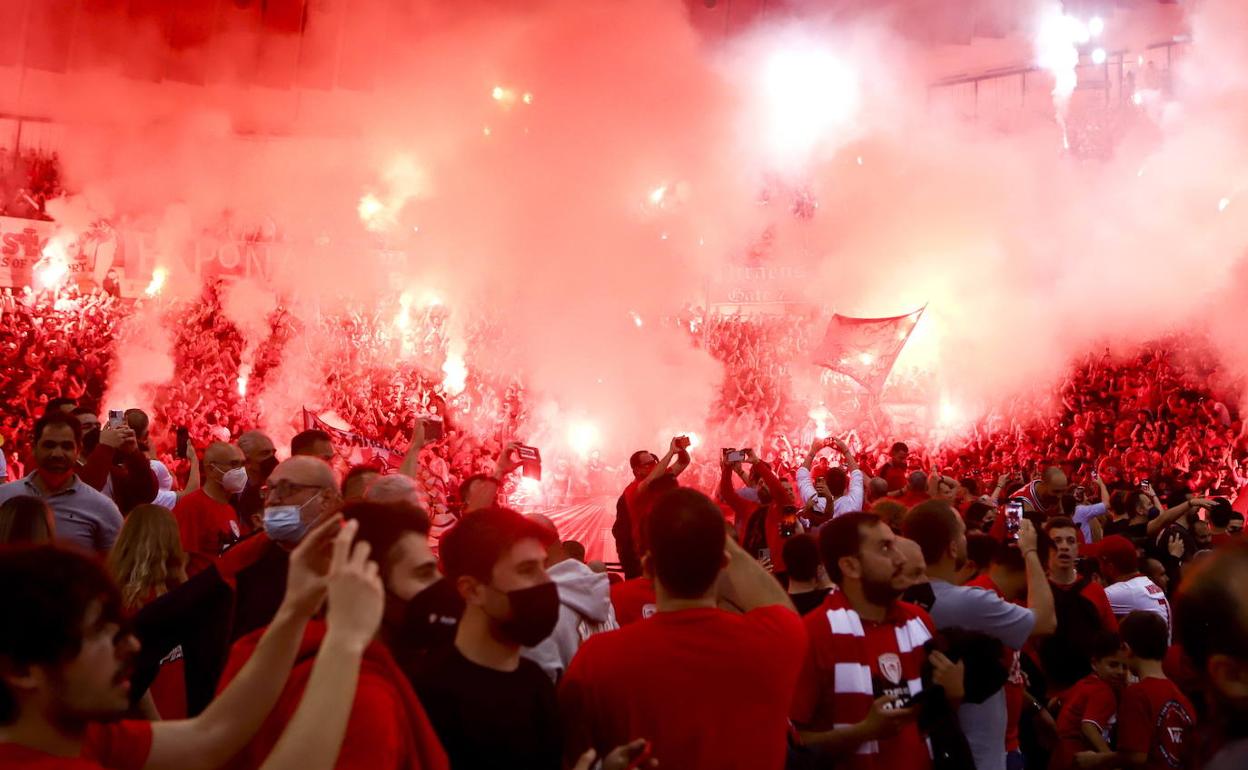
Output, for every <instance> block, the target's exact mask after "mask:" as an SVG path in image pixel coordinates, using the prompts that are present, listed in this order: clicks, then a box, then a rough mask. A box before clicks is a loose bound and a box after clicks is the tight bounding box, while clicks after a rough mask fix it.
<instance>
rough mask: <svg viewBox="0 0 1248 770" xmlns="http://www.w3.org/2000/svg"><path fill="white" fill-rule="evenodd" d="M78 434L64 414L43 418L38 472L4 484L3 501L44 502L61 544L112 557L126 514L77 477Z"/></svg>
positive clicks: (37, 444)
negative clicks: (25, 498)
mask: <svg viewBox="0 0 1248 770" xmlns="http://www.w3.org/2000/svg"><path fill="white" fill-rule="evenodd" d="M79 431H80V427H79V423H78V420H76V419H74V418H73V417H70V416H68V415H66V414H64V413H62V412H59V411H58V412H53V413H50V414H46V415H44V416H43V417H40V418H39V419H38V420H37V421H36V422H35V430H34V455H35V471H34V472H33V473H31V474H30V475H28V476H26V477H25V478H21V479H18V480H17V481H13V482H10V483H8V484H4V485H3V486H0V502H4V501H5V500H8V499H9V498H11V497H17V496H18V495H31V496H33V497H38V498H41V499H42V500H43V501H44V502H46V503H47V504H48V507H49V508H51V509H52V513H53V515H54V516H55V517H56V536H57V539H58V540H60V541H63V542H67V543H73V544H74V545H76V546H78V547H80V548H83V549H86V550H87V551H94V552H97V553H107V552H108V550H109V549H111V548H112V547H113V541H115V540H116V539H117V533H118V532H120V531H121V512H120V511H119V510H117V506H116V505H115V504H114V503H113V501H112V500H110V499H109V498H108V497H106V496H105V495H103V494H101V493H100V492H97V491H96V490H94V489H92V488H91V486H90V485H88V484H86V483H85V482H83V481H82V479H80V478H78V476H77V473H76V472H77V469H78V455H79V450H80V448H81V446H82V435H81V433H80V432H79ZM6 622H8V619H7V618H6Z"/></svg>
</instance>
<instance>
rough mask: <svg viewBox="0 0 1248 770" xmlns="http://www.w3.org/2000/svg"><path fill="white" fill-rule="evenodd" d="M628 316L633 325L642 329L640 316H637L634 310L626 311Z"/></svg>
mask: <svg viewBox="0 0 1248 770" xmlns="http://www.w3.org/2000/svg"><path fill="white" fill-rule="evenodd" d="M628 314H629V316H630V317H632V319H633V325H634V326H636V327H637V328H638V329H640V328H641V327H642V320H641V316H640V315H638V314H637V311H636V310H630V311H628Z"/></svg>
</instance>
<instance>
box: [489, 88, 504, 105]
mask: <svg viewBox="0 0 1248 770" xmlns="http://www.w3.org/2000/svg"><path fill="white" fill-rule="evenodd" d="M506 95H507V89H505V88H503V87H502V86H494V90H493V91H491V92H490V96H492V97H494V101H496V102H501V101H502V100H503V97H505V96H506Z"/></svg>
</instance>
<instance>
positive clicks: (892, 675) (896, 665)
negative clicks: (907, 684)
mask: <svg viewBox="0 0 1248 770" xmlns="http://www.w3.org/2000/svg"><path fill="white" fill-rule="evenodd" d="M879 664H880V673H881V674H883V675H884V678H885V679H887V680H888V681H890V682H892V683H893V684H901V658H899V657H897V654H896V653H893V652H886V653H884V654H883V655H881V656H880V660H879Z"/></svg>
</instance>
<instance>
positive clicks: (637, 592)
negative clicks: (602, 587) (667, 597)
mask: <svg viewBox="0 0 1248 770" xmlns="http://www.w3.org/2000/svg"><path fill="white" fill-rule="evenodd" d="M658 601H659V600H658V598H657V597H656V596H655V595H654V584H652V583H651V582H650V578H647V577H639V578H633V579H632V580H625V581H623V582H620V583H615V584H613V585H612V586H611V606H612V607H614V608H615V619H616V620H617V621H618V622H619V624H620V625H621V626H626V625H628V624H629V623H636V622H637V621H639V620H645V619H646V618H648V617H650V616H651V615H653V614H654V613H655V611H656V610H657V609H658V607H657V604H658Z"/></svg>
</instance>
